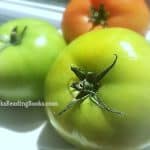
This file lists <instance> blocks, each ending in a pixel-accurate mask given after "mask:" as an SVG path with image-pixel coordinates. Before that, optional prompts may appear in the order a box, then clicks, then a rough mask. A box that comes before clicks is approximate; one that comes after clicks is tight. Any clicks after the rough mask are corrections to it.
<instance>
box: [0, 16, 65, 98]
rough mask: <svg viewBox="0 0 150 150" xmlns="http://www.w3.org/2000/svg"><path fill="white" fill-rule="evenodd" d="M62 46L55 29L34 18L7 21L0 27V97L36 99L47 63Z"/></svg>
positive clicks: (62, 43)
mask: <svg viewBox="0 0 150 150" xmlns="http://www.w3.org/2000/svg"><path fill="white" fill-rule="evenodd" d="M64 47H65V42H64V40H63V38H62V36H60V35H59V33H58V32H57V30H56V29H55V28H54V27H52V26H51V25H50V24H49V23H48V22H45V21H42V20H36V19H18V20H14V21H9V22H8V23H6V24H4V25H2V26H1V27H0V97H1V99H4V100H6V99H7V100H37V99H40V98H42V97H43V83H44V79H45V76H46V74H47V72H48V69H49V67H50V66H51V64H52V63H53V61H54V60H55V58H56V56H57V55H58V54H59V53H60V52H61V51H62V50H63V48H64Z"/></svg>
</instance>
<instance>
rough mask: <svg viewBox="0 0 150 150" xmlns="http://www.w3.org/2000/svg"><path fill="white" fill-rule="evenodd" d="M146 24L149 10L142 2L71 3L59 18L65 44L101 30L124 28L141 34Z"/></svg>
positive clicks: (89, 0)
mask: <svg viewBox="0 0 150 150" xmlns="http://www.w3.org/2000/svg"><path fill="white" fill-rule="evenodd" d="M149 25H150V10H149V8H148V5H147V4H146V1H145V0H119V1H114V0H82V1H81V0H71V1H70V2H69V4H68V6H67V7H66V9H65V12H64V14H63V19H62V31H63V34H64V37H65V39H66V41H67V42H71V41H72V40H74V39H75V38H77V37H78V36H80V35H81V34H84V33H86V32H89V31H91V30H93V29H99V28H104V27H123V28H128V29H131V30H134V31H136V32H138V33H140V34H143V35H144V33H145V32H146V31H147V30H148V28H149Z"/></svg>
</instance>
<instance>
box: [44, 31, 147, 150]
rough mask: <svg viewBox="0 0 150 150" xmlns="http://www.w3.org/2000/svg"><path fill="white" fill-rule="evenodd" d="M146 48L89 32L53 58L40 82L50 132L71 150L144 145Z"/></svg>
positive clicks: (120, 35)
mask: <svg viewBox="0 0 150 150" xmlns="http://www.w3.org/2000/svg"><path fill="white" fill-rule="evenodd" d="M149 64H150V45H149V44H148V43H147V42H146V41H145V40H144V38H143V37H142V36H140V35H138V34H137V33H135V32H133V31H130V30H127V29H122V28H110V29H103V30H96V31H92V32H89V33H87V34H85V35H83V36H81V37H80V38H78V39H76V40H75V41H74V42H72V43H71V44H70V45H69V46H68V47H67V48H66V49H65V51H64V52H63V53H62V54H61V55H60V56H59V57H58V58H57V60H56V62H55V63H54V65H53V66H52V67H51V69H50V71H49V74H48V76H47V79H46V86H45V100H46V102H48V103H52V102H55V103H56V102H57V104H58V105H57V106H55V107H54V106H53V107H52V106H51V107H50V106H49V107H48V106H47V107H46V110H47V113H48V116H49V119H50V122H51V123H52V125H53V126H54V128H55V129H56V130H57V131H58V132H59V133H60V134H61V135H62V136H63V137H64V138H65V139H66V140H67V141H69V142H70V143H72V144H74V145H76V146H77V147H81V148H85V149H90V150H91V149H97V150H100V149H101V150H105V149H106V150H124V149H125V150H127V149H131V150H133V149H142V147H144V145H145V144H146V143H148V142H149V140H150V117H149V114H150V95H149V93H150V65H149Z"/></svg>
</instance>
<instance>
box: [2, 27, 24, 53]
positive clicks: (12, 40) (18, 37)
mask: <svg viewBox="0 0 150 150" xmlns="http://www.w3.org/2000/svg"><path fill="white" fill-rule="evenodd" d="M26 30H27V26H25V27H24V28H23V30H22V31H21V33H18V27H17V26H15V27H14V28H13V29H12V31H11V33H10V36H9V39H5V38H4V37H2V36H0V41H1V42H2V43H4V44H2V46H0V51H2V50H4V49H5V48H7V47H9V46H10V45H19V44H21V42H22V40H23V38H24V35H25V32H26Z"/></svg>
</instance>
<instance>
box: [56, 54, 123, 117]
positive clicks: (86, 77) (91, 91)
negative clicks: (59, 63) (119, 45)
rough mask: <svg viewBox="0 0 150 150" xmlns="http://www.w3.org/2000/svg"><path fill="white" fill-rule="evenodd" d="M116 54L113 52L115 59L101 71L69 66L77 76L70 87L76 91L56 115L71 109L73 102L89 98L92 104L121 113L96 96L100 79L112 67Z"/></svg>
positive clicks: (115, 60)
mask: <svg viewBox="0 0 150 150" xmlns="http://www.w3.org/2000/svg"><path fill="white" fill-rule="evenodd" d="M117 59H118V57H117V55H116V54H115V59H114V61H113V63H112V64H111V65H109V66H108V67H107V68H106V69H105V70H103V71H102V72H101V73H95V72H86V71H83V70H81V69H80V68H77V67H71V71H72V72H73V73H74V74H75V75H76V76H77V77H78V79H79V81H77V82H73V83H72V84H71V88H73V89H74V90H75V91H77V92H78V94H77V96H76V97H75V99H74V100H72V101H71V102H70V103H69V104H68V105H67V106H66V107H65V108H64V109H63V110H62V111H60V112H59V113H58V115H62V114H63V113H64V112H66V111H67V110H69V109H71V108H72V107H73V106H74V104H76V103H78V102H81V101H84V100H86V98H89V99H90V100H91V101H92V102H93V103H94V104H96V105H97V106H98V107H100V108H101V109H103V110H106V111H108V112H112V113H116V114H122V112H119V111H116V110H113V109H112V108H110V107H109V106H108V105H106V104H105V103H104V102H103V101H102V100H101V98H100V97H98V95H97V92H98V89H99V88H100V87H101V83H100V81H101V80H102V79H103V78H104V77H105V76H106V75H107V74H108V72H109V71H110V70H111V69H112V68H113V67H114V65H115V64H116V62H117Z"/></svg>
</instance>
